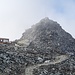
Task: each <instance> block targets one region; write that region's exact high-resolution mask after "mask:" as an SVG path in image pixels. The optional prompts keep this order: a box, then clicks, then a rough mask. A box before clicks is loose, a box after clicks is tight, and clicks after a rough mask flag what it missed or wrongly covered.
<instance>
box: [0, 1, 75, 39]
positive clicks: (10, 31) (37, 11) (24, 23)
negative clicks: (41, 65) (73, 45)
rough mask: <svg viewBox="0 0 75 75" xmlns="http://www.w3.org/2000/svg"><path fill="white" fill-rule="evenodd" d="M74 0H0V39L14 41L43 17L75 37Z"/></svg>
mask: <svg viewBox="0 0 75 75" xmlns="http://www.w3.org/2000/svg"><path fill="white" fill-rule="evenodd" d="M74 9H75V2H74V0H66V1H65V0H0V37H7V38H10V40H15V39H18V38H20V37H21V35H22V33H23V32H24V31H25V29H28V28H29V27H31V25H33V24H35V23H37V22H38V21H39V20H40V19H42V18H44V17H49V18H50V19H52V20H54V21H57V22H58V23H60V25H61V26H62V27H63V28H64V29H65V30H66V31H68V32H69V33H71V34H72V35H73V37H75V34H74V32H75V29H74V28H75V21H74V19H75V10H74Z"/></svg>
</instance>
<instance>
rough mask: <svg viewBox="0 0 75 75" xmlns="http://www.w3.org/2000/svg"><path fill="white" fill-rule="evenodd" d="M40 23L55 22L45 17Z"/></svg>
mask: <svg viewBox="0 0 75 75" xmlns="http://www.w3.org/2000/svg"><path fill="white" fill-rule="evenodd" d="M40 22H44V23H47V22H50V23H53V22H54V21H53V20H50V19H49V18H48V17H45V18H43V19H42V20H40Z"/></svg>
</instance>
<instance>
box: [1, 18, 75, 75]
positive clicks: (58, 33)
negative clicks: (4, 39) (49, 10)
mask: <svg viewBox="0 0 75 75" xmlns="http://www.w3.org/2000/svg"><path fill="white" fill-rule="evenodd" d="M0 75H75V39H74V38H73V37H72V36H71V35H70V34H69V33H68V32H66V31H65V30H63V29H62V27H61V26H60V24H58V23H57V22H55V21H53V20H50V19H49V18H47V17H46V18H44V19H42V20H41V21H40V22H38V23H36V24H35V25H33V26H32V27H31V28H29V29H28V30H26V31H25V32H24V33H23V34H22V37H21V38H20V39H19V40H16V41H13V42H12V43H10V44H8V43H7V44H0Z"/></svg>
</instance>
